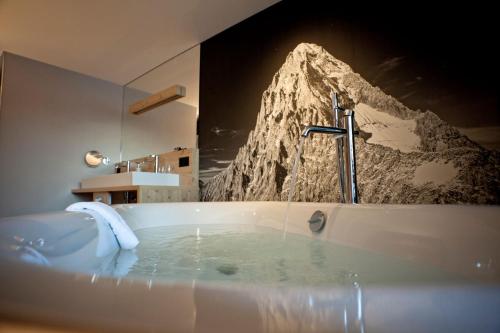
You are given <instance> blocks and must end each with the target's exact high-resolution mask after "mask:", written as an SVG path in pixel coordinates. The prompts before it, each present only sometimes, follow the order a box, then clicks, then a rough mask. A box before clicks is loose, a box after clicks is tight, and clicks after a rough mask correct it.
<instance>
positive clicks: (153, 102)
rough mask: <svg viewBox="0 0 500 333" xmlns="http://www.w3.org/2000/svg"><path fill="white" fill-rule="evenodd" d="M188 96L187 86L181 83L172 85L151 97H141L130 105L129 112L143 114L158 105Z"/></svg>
mask: <svg viewBox="0 0 500 333" xmlns="http://www.w3.org/2000/svg"><path fill="white" fill-rule="evenodd" d="M185 96H186V88H185V87H183V86H180V85H175V86H171V87H169V88H167V89H165V90H162V91H160V92H157V93H156V94H153V95H151V96H149V97H146V98H144V99H141V100H140V101H137V102H135V103H134V104H132V105H130V107H129V108H128V112H130V113H132V114H141V113H144V112H146V111H149V110H151V109H154V108H155V107H157V106H160V105H163V104H165V103H168V102H172V101H175V100H176V99H179V98H181V97H185Z"/></svg>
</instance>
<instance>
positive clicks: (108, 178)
mask: <svg viewBox="0 0 500 333" xmlns="http://www.w3.org/2000/svg"><path fill="white" fill-rule="evenodd" d="M134 185H135V186H139V185H143V186H179V185H180V177H179V175H178V174H175V173H154V172H126V173H115V174H112V175H104V176H97V177H92V178H86V179H83V180H82V181H81V188H98V187H114V186H134Z"/></svg>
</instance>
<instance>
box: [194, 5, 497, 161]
mask: <svg viewBox="0 0 500 333" xmlns="http://www.w3.org/2000/svg"><path fill="white" fill-rule="evenodd" d="M358 6H359V7H360V8H354V7H350V6H348V5H346V4H345V2H344V3H340V2H333V1H307V2H303V1H287V0H285V1H282V2H280V3H278V4H277V5H274V6H272V7H271V8H269V9H267V10H265V11H263V12H261V13H259V14H257V15H255V16H253V17H251V18H249V19H247V20H246V21H244V22H242V23H240V24H238V25H235V26H234V27H232V28H230V29H228V30H226V31H224V32H222V33H220V34H218V35H217V36H215V37H213V38H211V39H209V40H207V41H206V42H204V43H202V47H201V76H200V86H201V90H200V123H199V134H200V138H199V143H200V147H201V149H202V153H203V150H204V149H209V148H212V146H214V147H215V146H218V145H220V144H221V143H222V142H225V139H224V140H223V139H221V138H220V137H218V136H217V135H216V134H214V132H213V129H214V128H215V127H217V128H221V129H226V130H231V131H237V133H234V132H232V135H233V137H232V138H231V140H232V142H231V143H230V145H231V152H226V153H225V154H221V155H220V156H219V158H220V159H226V160H227V159H232V158H234V156H235V155H236V151H237V148H238V147H240V146H241V145H242V144H243V143H244V142H246V136H247V134H248V131H249V130H250V129H252V128H253V127H254V126H255V119H256V117H255V115H256V113H257V112H258V110H259V108H260V102H261V97H262V92H263V91H264V90H265V89H266V88H267V86H268V85H269V83H270V82H271V79H272V77H273V75H274V73H276V71H277V70H278V69H279V67H280V66H281V65H282V64H283V62H284V59H285V58H286V56H287V54H288V53H289V52H291V51H292V50H293V49H294V48H295V46H296V45H297V44H299V43H301V42H311V43H315V44H318V45H321V46H323V47H324V48H325V49H326V50H327V51H328V52H330V53H331V54H333V55H334V56H335V57H336V58H338V59H340V60H342V61H344V62H346V63H348V64H349V65H350V66H351V67H352V68H353V69H354V71H356V72H358V73H360V74H361V75H362V76H363V77H364V78H365V79H366V80H367V81H368V82H370V83H371V84H372V85H376V86H379V87H380V88H382V89H383V90H384V91H385V92H386V93H388V94H390V95H392V96H394V97H396V98H398V100H400V101H402V102H403V103H404V104H405V105H407V106H408V107H410V108H411V109H415V110H416V109H420V110H428V109H429V110H433V111H434V112H435V113H437V114H438V115H439V116H440V117H441V118H442V119H443V120H445V121H447V122H449V123H450V124H452V125H455V126H458V127H478V126H498V125H500V111H499V109H498V80H497V74H498V65H497V62H498V51H497V48H496V46H495V45H496V39H497V36H496V33H495V31H496V26H495V22H496V18H495V15H496V14H494V10H492V8H491V7H489V8H488V7H484V6H481V5H478V4H476V3H475V4H474V6H471V5H457V4H453V5H452V6H436V5H435V4H434V5H429V4H426V3H421V2H420V3H414V4H408V3H404V4H401V5H400V6H397V7H393V8H384V7H382V8H380V7H378V8H377V7H364V8H363V6H360V5H359V4H358ZM211 130H212V131H211ZM201 162H202V163H203V165H205V166H207V165H208V163H209V162H208V161H207V160H202V161H201Z"/></svg>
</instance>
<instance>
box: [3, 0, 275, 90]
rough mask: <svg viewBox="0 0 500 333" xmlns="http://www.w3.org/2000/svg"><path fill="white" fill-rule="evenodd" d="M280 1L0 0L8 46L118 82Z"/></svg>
mask: <svg viewBox="0 0 500 333" xmlns="http://www.w3.org/2000/svg"><path fill="white" fill-rule="evenodd" d="M278 1H279V0H0V52H1V51H8V52H11V53H15V54H19V55H22V56H25V57H28V58H32V59H36V60H39V61H42V62H45V63H49V64H52V65H56V66H59V67H63V68H66V69H69V70H73V71H76V72H80V73H83V74H87V75H91V76H94V77H98V78H101V79H105V80H108V81H112V82H115V83H118V84H126V83H127V82H129V81H131V80H133V79H134V78H136V77H138V76H139V75H141V74H143V73H145V72H146V71H148V70H150V69H151V68H153V67H155V66H157V65H159V64H160V63H162V62H164V61H165V60H167V59H169V58H171V57H174V56H175V55H177V54H179V53H181V52H182V51H184V50H187V49H188V48H190V47H192V46H193V45H196V44H198V43H200V42H202V41H204V40H206V39H208V38H210V37H212V36H214V35H216V34H217V33H219V32H221V31H223V30H225V29H226V28H228V27H231V26H232V25H234V24H236V23H238V22H241V21H242V20H244V19H246V18H248V17H250V16H252V15H253V14H255V13H257V12H259V11H261V10H263V9H265V8H267V7H268V6H270V5H272V4H274V3H276V2H278Z"/></svg>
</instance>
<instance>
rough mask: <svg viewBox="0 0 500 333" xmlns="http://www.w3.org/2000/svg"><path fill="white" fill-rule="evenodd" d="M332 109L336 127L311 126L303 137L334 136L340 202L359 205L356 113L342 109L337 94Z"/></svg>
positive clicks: (305, 130)
mask: <svg viewBox="0 0 500 333" xmlns="http://www.w3.org/2000/svg"><path fill="white" fill-rule="evenodd" d="M332 107H333V124H334V126H335V127H328V126H316V125H309V126H306V127H305V128H304V131H303V132H302V136H303V137H304V138H307V137H308V136H309V135H311V134H312V133H322V134H331V135H334V138H335V140H336V143H337V162H338V169H339V187H340V201H341V202H343V203H345V202H347V203H358V186H357V181H356V151H355V147H354V135H355V134H357V132H355V131H354V111H352V110H349V109H343V108H342V107H340V105H339V102H338V97H337V94H336V93H332ZM344 147H345V149H344ZM346 184H347V186H346Z"/></svg>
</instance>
